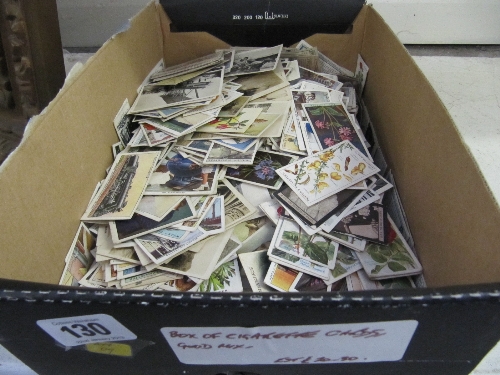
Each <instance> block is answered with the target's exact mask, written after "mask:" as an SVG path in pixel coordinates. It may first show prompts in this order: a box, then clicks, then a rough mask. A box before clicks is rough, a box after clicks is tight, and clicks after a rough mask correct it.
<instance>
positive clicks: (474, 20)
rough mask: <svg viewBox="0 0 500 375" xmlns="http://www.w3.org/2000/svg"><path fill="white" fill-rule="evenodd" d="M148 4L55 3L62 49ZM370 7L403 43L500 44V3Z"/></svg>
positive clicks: (376, 1)
mask: <svg viewBox="0 0 500 375" xmlns="http://www.w3.org/2000/svg"><path fill="white" fill-rule="evenodd" d="M149 1H150V0H78V1H75V0H57V6H58V11H59V23H60V27H61V37H62V43H63V46H65V47H94V46H100V45H101V44H102V43H104V42H105V41H106V40H107V39H108V38H109V37H110V36H111V35H113V34H114V33H115V32H116V31H118V30H119V29H120V28H121V27H122V26H123V25H124V24H125V23H126V21H127V20H128V19H129V18H130V17H132V16H133V15H134V14H136V13H137V12H138V11H139V10H140V9H141V8H143V7H144V6H145V5H146V4H147V3H148V2H149ZM200 1H203V0H200ZM234 1H238V0H234ZM310 1H314V0H310ZM368 3H372V4H373V6H374V8H375V9H377V11H379V12H380V14H381V15H382V16H383V17H384V19H385V20H386V21H387V23H388V24H389V26H391V27H392V29H393V30H394V31H395V33H396V34H397V35H398V36H399V38H400V40H401V41H402V42H403V43H407V44H500V0H368Z"/></svg>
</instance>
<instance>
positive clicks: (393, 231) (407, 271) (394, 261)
mask: <svg viewBox="0 0 500 375" xmlns="http://www.w3.org/2000/svg"><path fill="white" fill-rule="evenodd" d="M388 218H389V224H390V229H389V235H388V236H389V240H388V242H389V244H388V245H387V246H384V245H379V244H376V243H373V242H370V243H368V245H367V246H366V249H365V251H364V252H360V253H357V255H358V258H359V260H360V261H361V264H362V265H363V269H364V270H365V271H366V273H367V274H368V277H369V278H370V279H373V280H381V279H389V278H393V277H400V276H412V275H418V274H420V273H421V272H422V265H421V264H420V262H419V261H418V259H417V257H416V256H415V255H414V254H413V251H412V250H411V249H410V247H409V246H408V244H407V243H406V241H405V240H404V238H403V236H402V235H401V233H400V232H399V231H398V229H397V227H396V225H395V224H394V222H393V221H392V219H391V218H390V216H389V217H388Z"/></svg>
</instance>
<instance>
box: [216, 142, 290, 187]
mask: <svg viewBox="0 0 500 375" xmlns="http://www.w3.org/2000/svg"><path fill="white" fill-rule="evenodd" d="M295 160H297V157H294V156H290V155H286V154H280V153H278V152H272V151H257V153H256V154H255V158H254V161H253V164H252V165H242V166H241V167H240V168H238V169H235V168H231V167H228V168H227V170H226V178H227V179H228V180H237V181H242V182H246V183H249V184H252V185H258V186H263V187H266V188H268V189H279V188H280V186H281V184H282V183H283V180H282V179H281V178H280V176H278V174H277V173H276V169H278V168H281V167H284V166H286V165H288V164H290V163H291V162H293V161H295Z"/></svg>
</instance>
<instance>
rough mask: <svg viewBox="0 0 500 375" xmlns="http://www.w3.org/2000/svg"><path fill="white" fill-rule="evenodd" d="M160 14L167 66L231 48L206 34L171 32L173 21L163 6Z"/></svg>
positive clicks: (159, 8) (164, 57)
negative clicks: (220, 49) (216, 50)
mask: <svg viewBox="0 0 500 375" xmlns="http://www.w3.org/2000/svg"><path fill="white" fill-rule="evenodd" d="M158 13H159V14H160V20H161V28H162V31H163V60H164V61H165V65H166V66H172V65H176V64H180V63H182V62H185V61H189V60H192V59H195V58H197V57H202V56H205V55H209V54H211V53H213V52H214V50H215V49H218V48H228V47H229V45H228V44H227V43H225V42H223V41H222V40H220V39H218V38H216V37H214V36H213V35H210V34H209V33H206V32H171V30H170V24H171V20H170V18H169V17H168V15H167V14H166V13H165V11H164V10H163V7H162V6H161V5H158Z"/></svg>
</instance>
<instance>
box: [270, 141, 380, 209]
mask: <svg viewBox="0 0 500 375" xmlns="http://www.w3.org/2000/svg"><path fill="white" fill-rule="evenodd" d="M378 171H379V168H378V167H377V166H376V165H375V164H373V163H372V162H371V161H370V160H368V159H367V158H366V157H365V156H364V155H363V154H362V153H361V152H360V151H359V150H358V149H357V148H356V147H354V146H353V144H352V143H351V142H349V141H344V142H341V143H339V144H337V145H335V146H332V147H329V148H327V149H326V150H323V151H321V152H318V153H316V154H314V155H312V156H309V157H307V158H303V159H300V160H298V161H296V162H292V163H291V164H289V165H287V166H285V167H282V168H279V169H277V170H276V173H277V174H278V175H279V176H280V177H281V178H282V179H283V181H284V182H285V183H286V184H287V185H288V186H290V188H291V189H292V190H293V191H295V193H297V195H298V197H299V198H300V199H301V200H302V201H303V202H304V203H305V204H306V205H307V206H312V205H313V204H315V203H318V202H320V201H322V200H323V199H325V198H327V197H329V196H332V195H333V194H336V193H338V192H340V191H342V190H344V189H346V188H348V187H350V186H352V185H354V184H356V183H358V182H359V181H362V180H364V179H366V178H368V177H370V176H372V175H374V174H375V173H377V172H378Z"/></svg>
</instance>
